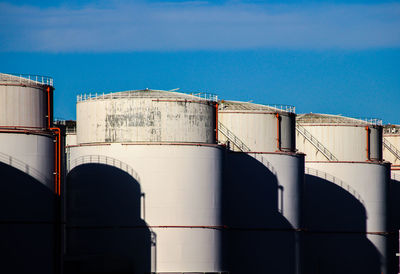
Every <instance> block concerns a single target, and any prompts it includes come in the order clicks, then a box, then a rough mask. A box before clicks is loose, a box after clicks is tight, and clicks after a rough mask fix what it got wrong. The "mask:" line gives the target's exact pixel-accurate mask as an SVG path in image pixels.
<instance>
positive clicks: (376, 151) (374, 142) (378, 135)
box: [369, 127, 382, 161]
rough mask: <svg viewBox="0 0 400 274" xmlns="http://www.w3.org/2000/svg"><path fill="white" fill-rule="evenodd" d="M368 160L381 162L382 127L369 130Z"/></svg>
mask: <svg viewBox="0 0 400 274" xmlns="http://www.w3.org/2000/svg"><path fill="white" fill-rule="evenodd" d="M369 130H370V135H369V136H370V152H369V153H370V158H371V160H377V161H381V160H382V127H371V128H370V129H369Z"/></svg>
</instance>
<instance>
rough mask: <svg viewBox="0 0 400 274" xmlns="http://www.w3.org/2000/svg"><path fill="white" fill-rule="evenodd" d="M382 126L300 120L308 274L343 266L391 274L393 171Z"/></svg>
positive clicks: (324, 117)
mask: <svg viewBox="0 0 400 274" xmlns="http://www.w3.org/2000/svg"><path fill="white" fill-rule="evenodd" d="M381 123H382V122H381V121H380V120H377V119H369V120H360V119H353V118H348V117H343V116H340V115H328V114H313V113H309V114H301V115H298V117H297V128H296V129H297V138H298V140H297V146H298V149H299V151H301V152H304V153H305V154H306V165H305V166H306V172H305V173H306V183H305V201H306V202H305V215H306V216H305V228H306V233H305V235H306V242H307V244H306V246H307V247H308V250H307V252H306V254H307V255H306V258H307V260H306V262H305V271H306V272H307V273H311V274H312V273H321V272H326V271H331V272H332V273H340V272H342V271H343V269H342V268H340V267H336V265H344V264H345V265H346V267H347V269H346V271H347V272H351V273H360V274H361V273H391V272H390V270H389V269H388V266H389V264H388V260H389V254H388V252H387V248H388V243H389V238H388V236H387V235H386V234H387V233H388V231H389V229H388V223H389V219H388V218H387V216H388V215H389V213H388V212H389V210H388V193H389V179H390V176H389V174H390V167H389V165H388V164H387V163H384V162H382V125H381ZM344 244H345V245H347V246H349V248H348V249H347V250H345V251H343V248H342V247H343V245H344ZM349 256H352V260H351V261H348V257H349ZM332 261H336V262H337V263H336V264H335V265H332ZM316 265H318V268H316V267H315V266H316Z"/></svg>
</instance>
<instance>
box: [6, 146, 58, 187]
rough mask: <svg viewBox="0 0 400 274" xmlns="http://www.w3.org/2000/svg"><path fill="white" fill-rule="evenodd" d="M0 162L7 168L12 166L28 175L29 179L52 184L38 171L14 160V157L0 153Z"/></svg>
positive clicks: (50, 180)
mask: <svg viewBox="0 0 400 274" xmlns="http://www.w3.org/2000/svg"><path fill="white" fill-rule="evenodd" d="M0 162H2V163H5V164H7V165H9V166H12V167H14V168H16V169H18V170H20V171H22V172H24V173H26V174H28V175H30V176H31V177H33V178H35V179H36V180H38V181H40V182H42V183H46V184H50V183H51V182H52V179H50V178H49V177H47V176H46V175H44V174H43V173H41V172H40V171H39V170H37V169H35V168H33V167H31V166H29V165H28V164H27V163H25V162H23V161H21V160H18V159H16V158H15V157H12V156H10V155H8V154H5V153H2V152H0Z"/></svg>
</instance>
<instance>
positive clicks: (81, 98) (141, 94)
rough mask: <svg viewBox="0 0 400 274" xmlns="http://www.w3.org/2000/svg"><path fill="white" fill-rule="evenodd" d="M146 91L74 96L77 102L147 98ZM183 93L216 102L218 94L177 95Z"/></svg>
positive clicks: (164, 93)
mask: <svg viewBox="0 0 400 274" xmlns="http://www.w3.org/2000/svg"><path fill="white" fill-rule="evenodd" d="M147 91H152V90H140V91H137V90H134V91H126V92H112V93H97V92H95V93H83V94H79V95H77V96H76V100H77V102H82V101H89V100H104V99H122V98H123V99H126V98H147V97H149V93H147V94H146V92H147ZM155 91H156V92H160V93H158V94H157V95H155V96H156V97H157V98H173V97H171V93H172V92H171V91H158V90H155ZM179 94H183V95H190V96H193V98H187V99H188V100H189V99H193V100H204V101H212V102H217V101H218V95H216V94H212V93H206V92H197V93H186V92H179V93H177V95H179ZM182 99H184V98H182Z"/></svg>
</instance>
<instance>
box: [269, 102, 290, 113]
mask: <svg viewBox="0 0 400 274" xmlns="http://www.w3.org/2000/svg"><path fill="white" fill-rule="evenodd" d="M265 106H267V107H270V108H275V109H277V110H280V111H284V112H290V113H296V107H294V106H291V105H280V104H272V105H271V104H266V105H265Z"/></svg>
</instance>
